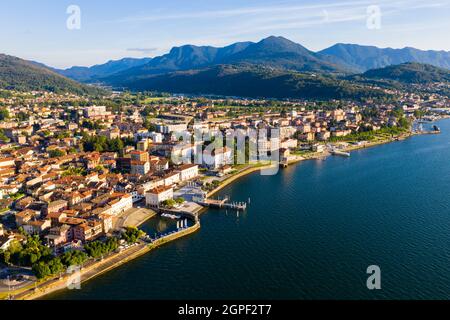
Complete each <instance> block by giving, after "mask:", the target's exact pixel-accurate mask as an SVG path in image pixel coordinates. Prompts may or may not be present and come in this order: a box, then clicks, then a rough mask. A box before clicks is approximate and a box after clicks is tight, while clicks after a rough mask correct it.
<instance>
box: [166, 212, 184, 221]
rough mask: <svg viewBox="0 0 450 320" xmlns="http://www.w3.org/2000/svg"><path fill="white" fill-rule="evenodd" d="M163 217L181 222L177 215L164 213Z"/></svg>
mask: <svg viewBox="0 0 450 320" xmlns="http://www.w3.org/2000/svg"><path fill="white" fill-rule="evenodd" d="M161 217H163V218H167V219H171V220H179V219H180V218H181V217H180V216H177V215H175V214H169V213H163V214H161Z"/></svg>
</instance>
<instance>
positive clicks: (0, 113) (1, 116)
mask: <svg viewBox="0 0 450 320" xmlns="http://www.w3.org/2000/svg"><path fill="white" fill-rule="evenodd" d="M7 119H9V111H8V109H5V108H0V121H3V120H7Z"/></svg>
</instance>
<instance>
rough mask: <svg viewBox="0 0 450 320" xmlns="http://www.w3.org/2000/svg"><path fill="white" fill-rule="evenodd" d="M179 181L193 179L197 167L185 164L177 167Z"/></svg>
mask: <svg viewBox="0 0 450 320" xmlns="http://www.w3.org/2000/svg"><path fill="white" fill-rule="evenodd" d="M178 171H179V172H180V180H181V181H187V180H191V179H194V178H196V177H197V176H198V165H196V164H185V165H182V166H180V167H179V169H178Z"/></svg>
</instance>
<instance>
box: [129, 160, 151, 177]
mask: <svg viewBox="0 0 450 320" xmlns="http://www.w3.org/2000/svg"><path fill="white" fill-rule="evenodd" d="M149 171H150V162H148V161H136V160H131V171H130V172H131V174H138V175H141V176H142V175H145V174H147V173H148V172H149Z"/></svg>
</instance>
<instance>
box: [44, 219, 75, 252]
mask: <svg viewBox="0 0 450 320" xmlns="http://www.w3.org/2000/svg"><path fill="white" fill-rule="evenodd" d="M45 239H46V240H47V244H48V245H50V247H53V248H55V247H59V246H61V245H63V244H66V243H67V242H69V241H72V229H71V228H70V226H68V225H66V224H65V225H62V226H59V227H54V228H51V229H50V230H49V233H48V235H47V236H45Z"/></svg>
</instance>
